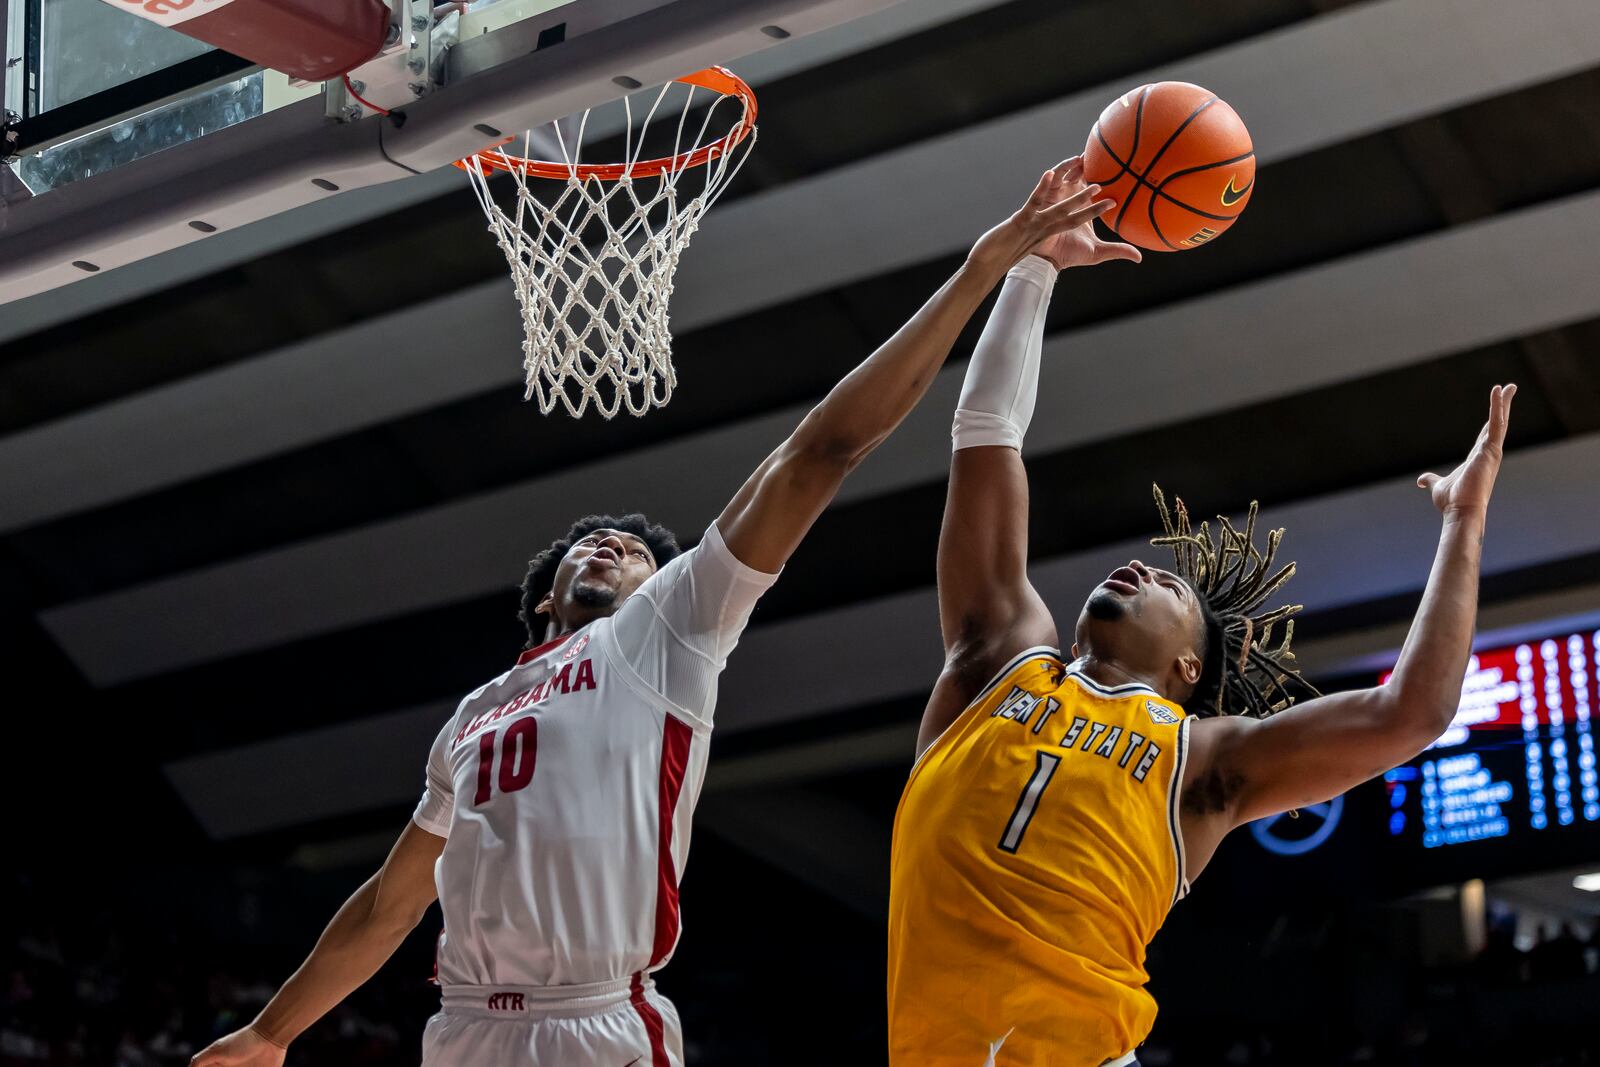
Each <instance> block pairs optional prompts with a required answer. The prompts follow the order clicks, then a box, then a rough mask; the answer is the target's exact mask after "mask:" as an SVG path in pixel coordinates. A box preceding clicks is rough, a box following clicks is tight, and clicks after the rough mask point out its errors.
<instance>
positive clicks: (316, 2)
mask: <svg viewBox="0 0 1600 1067" xmlns="http://www.w3.org/2000/svg"><path fill="white" fill-rule="evenodd" d="M105 2H106V3H108V4H110V5H111V6H113V7H118V8H121V9H122V10H124V11H127V12H130V13H132V14H135V15H139V16H140V17H142V18H146V19H149V20H150V21H151V22H158V23H160V24H161V25H163V26H169V27H171V28H172V29H174V30H177V31H178V32H179V33H183V34H187V35H188V36H190V37H193V38H195V39H197V40H201V41H204V42H205V43H206V44H209V45H213V46H215V47H217V48H221V49H223V50H224V51H227V52H232V53H233V54H234V55H236V56H243V57H244V58H246V59H249V60H253V61H255V62H257V63H260V64H261V65H262V66H264V67H271V68H272V69H274V70H281V71H283V72H284V73H285V74H288V75H290V76H292V77H296V78H304V79H306V80H307V81H327V80H328V79H329V78H337V77H338V76H339V75H341V74H343V73H345V72H346V71H349V70H352V69H354V68H356V67H359V66H360V65H361V64H363V63H365V62H366V61H367V60H369V59H371V58H372V57H373V56H375V55H377V54H378V51H379V49H381V48H382V47H383V42H384V39H385V38H386V37H387V36H388V34H389V5H388V4H387V3H385V2H384V0H105Z"/></svg>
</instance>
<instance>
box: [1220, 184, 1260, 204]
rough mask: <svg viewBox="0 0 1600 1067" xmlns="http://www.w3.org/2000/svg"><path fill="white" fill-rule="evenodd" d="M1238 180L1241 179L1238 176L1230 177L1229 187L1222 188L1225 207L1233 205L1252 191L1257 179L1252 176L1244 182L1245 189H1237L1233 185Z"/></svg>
mask: <svg viewBox="0 0 1600 1067" xmlns="http://www.w3.org/2000/svg"><path fill="white" fill-rule="evenodd" d="M1238 180H1239V179H1238V178H1237V177H1230V178H1229V179H1228V187H1227V188H1226V189H1224V190H1222V206H1223V207H1232V206H1233V205H1235V204H1237V203H1238V202H1239V201H1240V200H1242V199H1243V198H1244V194H1245V193H1248V192H1249V191H1250V187H1251V186H1252V185H1254V184H1255V183H1256V180H1255V179H1254V178H1251V179H1250V180H1249V181H1247V182H1245V183H1244V188H1243V189H1235V188H1234V187H1233V183H1234V182H1236V181H1238Z"/></svg>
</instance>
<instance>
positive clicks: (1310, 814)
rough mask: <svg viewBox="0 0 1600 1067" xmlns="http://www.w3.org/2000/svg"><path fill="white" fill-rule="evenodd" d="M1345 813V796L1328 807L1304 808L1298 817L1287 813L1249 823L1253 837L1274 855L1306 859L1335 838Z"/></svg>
mask: <svg viewBox="0 0 1600 1067" xmlns="http://www.w3.org/2000/svg"><path fill="white" fill-rule="evenodd" d="M1343 814H1344V797H1343V796H1337V797H1334V798H1333V799H1332V800H1330V801H1328V802H1327V803H1326V804H1312V805H1310V806H1308V807H1304V808H1301V809H1300V811H1299V815H1298V818H1296V817H1293V816H1291V815H1290V814H1289V813H1288V812H1286V811H1285V812H1280V813H1279V814H1277V815H1269V816H1268V817H1267V818H1265V819H1257V820H1256V821H1255V822H1253V823H1251V824H1250V834H1251V836H1252V837H1254V838H1255V839H1256V844H1258V845H1260V846H1261V847H1262V848H1264V849H1266V850H1267V851H1268V852H1271V853H1272V854H1273V855H1275V856H1303V855H1305V854H1306V853H1307V852H1310V851H1311V850H1312V849H1314V848H1316V847H1318V846H1319V845H1321V844H1322V843H1323V842H1324V841H1326V840H1328V838H1330V837H1332V836H1333V832H1334V831H1335V830H1337V829H1338V828H1339V817H1340V816H1341V815H1343Z"/></svg>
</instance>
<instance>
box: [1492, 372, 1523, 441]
mask: <svg viewBox="0 0 1600 1067" xmlns="http://www.w3.org/2000/svg"><path fill="white" fill-rule="evenodd" d="M1495 392H1496V394H1497V395H1496V396H1495V397H1494V398H1493V400H1492V401H1491V402H1490V404H1489V422H1490V423H1491V424H1492V425H1493V426H1494V428H1495V430H1496V431H1497V432H1498V433H1499V435H1500V436H1501V437H1504V436H1505V433H1506V424H1507V423H1509V422H1510V421H1511V398H1512V397H1514V396H1516V395H1517V387H1516V386H1515V385H1502V386H1498V387H1497V388H1496V390H1495Z"/></svg>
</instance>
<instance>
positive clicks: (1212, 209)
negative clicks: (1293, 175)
mask: <svg viewBox="0 0 1600 1067" xmlns="http://www.w3.org/2000/svg"><path fill="white" fill-rule="evenodd" d="M1083 163H1084V168H1083V176H1084V180H1085V181H1087V182H1091V183H1093V184H1096V185H1099V186H1100V187H1101V188H1102V189H1103V190H1104V194H1103V195H1104V196H1107V197H1110V198H1111V199H1113V200H1115V201H1116V202H1117V206H1116V208H1114V209H1113V210H1112V211H1110V212H1109V213H1107V214H1106V215H1104V216H1102V217H1101V219H1100V221H1101V222H1103V223H1105V224H1106V225H1107V226H1109V227H1110V228H1111V229H1112V230H1114V231H1115V232H1116V234H1117V236H1118V237H1120V238H1122V240H1124V241H1127V242H1129V243H1130V244H1135V245H1138V246H1139V247H1140V248H1145V249H1149V250H1150V251H1152V252H1182V251H1185V250H1187V249H1191V248H1198V247H1200V246H1201V245H1204V244H1208V243H1209V242H1211V241H1214V240H1216V238H1217V237H1218V236H1219V235H1220V234H1222V232H1223V231H1224V230H1226V229H1227V228H1228V227H1229V226H1232V225H1233V223H1234V220H1235V219H1237V218H1238V217H1239V216H1240V215H1241V214H1243V213H1244V209H1245V205H1247V204H1248V203H1249V202H1250V194H1251V192H1252V191H1254V189H1255V182H1256V157H1255V152H1254V150H1253V148H1252V147H1251V144H1250V131H1249V130H1247V129H1245V125H1244V121H1243V120H1242V119H1240V118H1239V115H1238V113H1237V112H1236V111H1234V110H1233V108H1231V107H1229V106H1228V104H1227V102H1226V101H1224V100H1222V99H1220V98H1219V97H1218V96H1217V95H1216V94H1215V93H1213V92H1210V91H1208V90H1206V89H1202V88H1200V86H1198V85H1190V84H1189V83H1188V82H1155V83H1153V84H1150V85H1144V86H1140V87H1139V88H1137V89H1134V90H1131V91H1130V92H1127V93H1124V94H1123V95H1122V96H1120V97H1118V98H1117V99H1116V100H1113V101H1112V102H1111V104H1110V106H1109V107H1107V108H1106V109H1105V110H1104V111H1102V112H1101V113H1100V119H1099V121H1098V122H1096V123H1095V124H1094V128H1093V129H1092V130H1090V131H1089V143H1088V144H1087V145H1086V146H1085V147H1084V150H1083Z"/></svg>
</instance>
